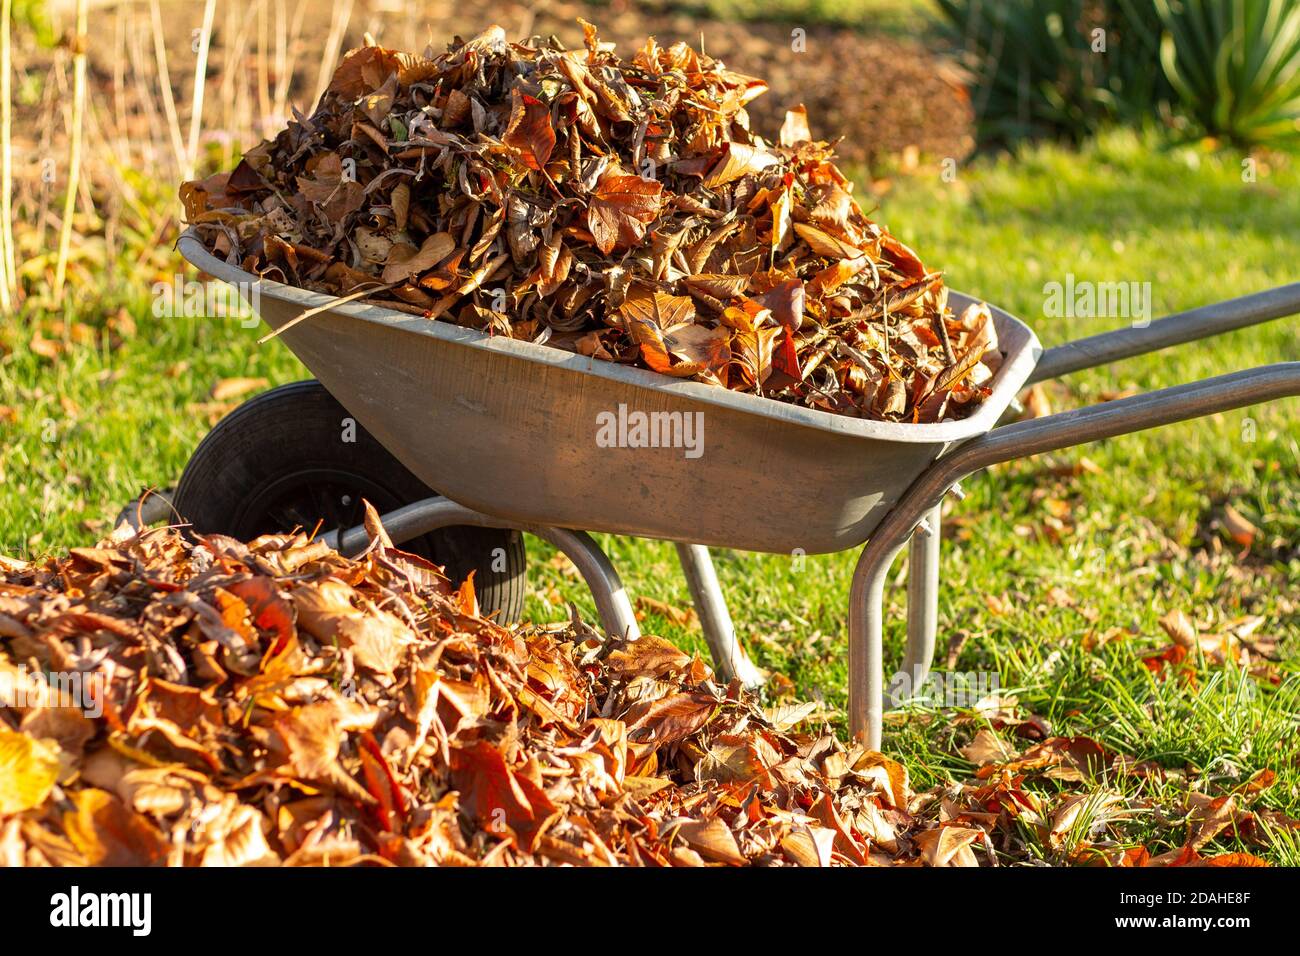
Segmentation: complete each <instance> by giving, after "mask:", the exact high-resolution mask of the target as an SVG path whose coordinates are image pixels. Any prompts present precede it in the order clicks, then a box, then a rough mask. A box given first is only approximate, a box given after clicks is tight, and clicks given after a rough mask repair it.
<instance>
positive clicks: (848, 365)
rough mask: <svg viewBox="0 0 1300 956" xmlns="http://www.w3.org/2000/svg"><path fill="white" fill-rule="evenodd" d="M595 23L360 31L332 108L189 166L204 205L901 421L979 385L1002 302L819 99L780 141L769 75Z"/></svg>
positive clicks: (203, 212)
mask: <svg viewBox="0 0 1300 956" xmlns="http://www.w3.org/2000/svg"><path fill="white" fill-rule="evenodd" d="M584 30H585V41H586V42H585V47H584V49H582V50H578V51H570V50H566V49H564V48H563V46H562V45H561V44H560V43H559V42H558V41H557V40H554V39H552V40H548V41H541V40H538V39H534V40H532V41H529V42H527V43H508V42H507V41H506V38H505V33H504V31H503V30H502V29H501V28H500V27H493V28H490V29H489V30H487V31H485V32H484V33H482V34H480V35H479V36H477V37H475V38H474V39H472V40H469V41H468V42H457V43H455V44H453V45H452V46H451V48H450V50H449V51H448V52H447V53H444V54H441V55H438V56H434V55H432V51H428V52H427V53H426V55H424V56H417V55H413V54H406V53H398V52H394V51H391V50H387V49H384V48H382V47H378V46H367V47H362V48H360V49H357V50H354V51H352V52H351V53H349V54H348V56H347V57H346V58H345V59H344V61H343V63H342V64H341V65H340V66H339V68H338V71H337V72H336V74H335V75H334V78H333V80H332V82H331V83H330V85H329V88H328V91H327V93H326V94H325V96H324V97H323V98H322V100H321V102H320V103H319V104H318V106H317V108H316V111H315V112H314V113H313V114H312V115H311V116H310V117H301V116H299V117H298V119H297V121H295V122H292V123H290V124H289V127H288V128H287V129H286V130H284V131H283V132H281V133H280V134H279V135H278V136H276V138H275V139H274V140H271V141H267V142H264V143H262V144H260V145H259V146H257V147H255V148H254V149H252V150H250V151H249V152H248V153H247V154H246V156H245V157H244V159H243V160H242V161H241V163H240V164H239V165H238V166H237V167H236V168H235V169H234V170H233V171H232V172H230V173H221V174H218V175H216V176H213V177H211V178H209V179H206V180H203V181H197V182H191V183H186V184H185V185H184V186H182V188H181V199H182V201H183V203H184V206H185V210H186V214H187V218H188V220H189V221H190V222H191V223H192V224H194V226H195V228H196V229H197V230H198V232H199V234H200V236H201V237H202V238H203V240H204V242H205V243H206V244H207V246H208V247H209V248H210V249H211V250H212V251H213V252H214V253H215V254H217V255H218V256H220V257H222V258H224V259H225V260H227V261H228V262H230V263H232V264H236V265H238V266H240V267H242V268H244V269H246V270H248V271H249V272H252V273H255V274H257V275H260V276H266V277H268V278H271V279H275V280H277V281H283V282H288V283H291V284H293V285H297V286H301V287H305V288H309V289H314V290H317V291H323V292H327V293H330V294H334V295H340V296H343V295H359V294H362V293H364V294H365V295H366V296H367V297H369V298H370V299H371V300H372V301H376V302H379V303H382V304H384V305H386V306H389V307H391V308H394V309H398V310H401V311H404V312H408V313H412V314H416V315H423V316H426V317H428V318H431V319H445V320H449V321H454V322H457V323H459V324H461V325H464V326H468V327H472V328H476V329H482V330H487V331H489V332H491V333H493V334H498V335H508V336H511V337H514V338H517V339H524V340H528V341H532V342H538V343H546V344H548V345H551V346H556V347H559V348H564V349H568V350H570V351H574V352H577V353H580V354H583V355H587V356H591V357H593V358H596V359H603V360H607V361H614V362H623V363H629V364H637V365H640V366H643V367H646V368H650V369H653V370H654V371H657V372H661V373H664V374H667V375H672V376H676V377H680V378H691V379H695V380H697V381H702V382H708V383H712V384H715V385H719V386H723V387H726V388H731V389H735V390H738V391H744V392H749V393H754V394H759V395H764V396H767V397H771V398H776V399H780V400H783V401H789V402H795V403H799V404H803V405H807V406H811V407H814V408H820V409H823V410H826V411H831V412H836V413H842V414H846V415H852V416H858V417H865V418H874V419H884V420H889V421H908V422H935V421H940V420H943V419H945V418H959V417H962V416H963V415H965V414H967V413H968V412H969V410H970V409H971V408H973V407H974V406H975V405H976V404H978V402H979V400H980V399H981V398H982V397H984V395H985V394H987V384H986V383H987V382H988V380H989V379H990V378H991V377H992V375H993V372H994V371H995V370H996V368H997V366H998V364H999V363H1000V361H1001V357H1002V356H1001V353H1000V352H999V351H998V347H997V337H996V333H995V331H994V328H993V323H992V321H991V318H990V314H989V311H988V309H987V307H984V306H972V307H971V308H969V309H967V310H965V311H964V312H963V314H962V315H960V316H957V315H954V313H953V311H952V310H951V309H950V308H949V307H948V304H947V299H948V294H947V290H946V288H945V286H944V284H943V281H942V275H941V274H940V273H938V272H932V271H930V270H928V269H927V268H926V267H925V266H924V265H923V264H922V262H921V260H920V259H919V258H918V257H917V255H916V254H915V253H914V252H913V251H912V250H911V249H909V248H908V247H907V246H905V245H904V244H903V243H901V242H899V241H898V240H897V239H896V238H895V237H894V236H892V235H891V234H890V233H889V232H888V231H887V230H886V229H884V228H883V227H882V226H880V225H879V224H877V223H874V222H872V221H871V220H870V219H868V218H867V216H866V215H865V214H864V212H863V210H862V209H861V207H860V206H859V205H858V203H857V202H856V201H855V200H854V198H853V197H852V195H851V194H850V190H851V185H850V184H849V183H848V182H847V181H846V180H845V178H844V176H843V175H842V174H841V173H840V171H839V170H838V169H837V168H836V166H835V165H834V163H832V161H831V152H830V148H829V147H828V146H827V144H825V143H821V142H815V141H812V137H811V134H810V133H809V130H808V119H807V115H806V113H805V111H804V110H803V109H802V108H800V109H798V110H792V111H789V112H788V113H787V114H786V117H785V122H784V124H783V125H782V128H781V130H780V135H779V141H778V142H777V143H768V142H767V141H765V140H764V139H763V138H762V137H760V136H758V135H757V134H755V133H754V132H753V131H752V130H751V129H750V125H749V118H748V114H747V111H746V105H747V104H748V103H749V102H750V101H751V100H753V99H754V98H755V97H757V96H759V95H760V94H761V93H763V92H764V90H765V89H766V84H764V83H763V82H762V81H761V80H758V79H755V78H753V77H751V76H746V75H742V74H739V73H736V72H733V71H731V70H728V69H726V68H725V66H724V65H723V64H722V63H720V62H718V61H715V60H713V59H711V58H710V57H708V56H705V55H703V54H702V53H699V52H697V51H696V50H694V49H692V48H691V47H689V46H688V45H686V44H685V43H677V44H674V45H672V46H670V47H668V48H667V49H664V48H661V47H660V46H659V45H658V44H657V43H656V42H655V41H654V40H653V39H650V40H648V41H646V43H645V44H644V46H642V48H641V49H640V50H638V51H637V52H636V54H635V55H634V56H633V57H632V59H631V60H630V61H624V60H621V59H620V58H619V57H618V56H616V55H615V53H614V52H613V48H612V44H607V43H602V42H601V41H600V40H599V39H598V37H597V35H596V30H595V28H594V27H592V26H591V25H590V24H585V23H584Z"/></svg>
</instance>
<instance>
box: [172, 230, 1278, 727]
mask: <svg viewBox="0 0 1300 956" xmlns="http://www.w3.org/2000/svg"><path fill="white" fill-rule="evenodd" d="M179 249H180V252H181V254H182V255H183V256H184V257H185V258H186V259H187V260H189V261H190V262H191V263H192V264H193V265H195V266H196V267H197V268H199V269H200V270H202V271H203V272H205V273H208V274H210V275H213V276H215V277H217V278H219V279H222V280H225V281H227V282H231V283H233V284H235V285H237V286H238V287H239V288H240V289H241V291H243V292H244V293H245V297H246V298H248V292H249V290H250V289H253V288H256V291H257V304H258V310H259V313H260V315H261V318H262V319H263V320H264V321H265V322H266V323H267V325H269V326H270V327H271V328H273V329H279V328H280V327H281V326H283V325H285V324H286V323H288V322H289V321H290V320H292V319H293V318H294V317H296V316H298V315H300V314H301V313H302V312H303V311H305V310H307V309H310V308H316V307H319V306H327V305H328V304H329V302H330V301H331V298H330V297H329V296H326V295H323V294H319V293H313V292H309V291H306V290H302V289H298V288H295V287H291V286H286V285H283V284H280V283H276V282H271V281H268V280H260V279H258V278H257V277H256V276H253V275H251V274H250V273H247V272H244V271H243V270H240V269H238V268H236V267H234V266H231V265H229V264H227V263H225V262H222V261H221V260H219V259H217V258H216V257H214V256H212V255H211V254H210V253H209V252H208V251H207V250H206V249H205V248H204V247H203V245H202V244H201V243H200V242H199V240H198V239H197V238H196V237H195V236H194V235H193V234H192V233H188V232H187V233H186V234H185V235H183V236H182V237H181V239H180V242H179ZM951 299H952V301H953V303H954V305H955V306H956V307H957V308H958V309H960V308H962V307H964V305H965V304H966V303H968V302H970V301H972V299H971V298H970V297H968V296H964V295H961V294H959V293H952V295H951ZM991 309H992V314H993V319H994V324H995V328H996V331H997V335H998V343H999V348H1000V349H1001V350H1002V351H1003V353H1004V356H1005V357H1004V360H1003V363H1002V365H1001V367H1000V368H999V369H998V370H997V372H996V374H995V375H994V377H993V379H992V381H991V382H990V387H991V390H992V391H991V394H990V395H989V396H988V397H987V398H986V399H985V400H984V402H983V403H982V404H981V405H980V406H979V407H978V408H977V409H976V410H975V411H974V412H973V414H971V415H970V417H968V418H965V419H962V420H959V421H950V422H941V423H938V424H926V425H911V424H896V423H891V422H877V421H867V420H860V419H853V418H847V417H844V416H838V415H832V414H830V413H827V412H822V411H819V410H815V409H808V408H802V407H798V406H793V405H788V404H785V403H781V402H777V401H773V400H770V399H765V398H760V397H757V396H753V395H747V394H742V393H735V392H731V391H728V390H726V389H724V388H721V387H717V386H711V385H705V384H702V383H696V382H687V381H680V380H676V379H672V378H669V377H667V376H662V375H659V374H657V373H654V372H650V371H647V370H643V369H638V368H629V367H626V366H619V365H615V364H613V363H610V362H604V361H599V360H594V359H590V358H587V357H584V356H580V355H574V354H571V353H568V352H565V351H562V350H559V349H554V348H550V347H547V346H544V345H536V344H533V343H530V342H521V341H516V340H512V339H504V338H501V337H492V336H489V335H486V334H484V333H481V332H477V331H473V330H469V329H464V328H461V327H458V326H455V325H451V324H449V323H445V322H437V321H429V320H427V319H423V318H419V317H412V316H409V315H406V314H404V313H400V312H397V311H394V310H390V309H384V308H380V307H376V306H368V305H363V304H359V303H347V304H342V305H338V306H335V307H333V308H331V309H329V310H328V311H325V312H323V313H321V314H318V315H314V316H312V317H311V318H309V319H308V320H307V321H305V322H302V323H300V324H298V325H295V326H294V327H292V328H290V329H287V330H286V331H285V332H284V334H283V335H282V336H281V338H283V339H284V341H285V343H286V344H287V345H288V347H289V348H290V349H291V350H292V351H293V352H294V353H295V354H296V355H297V356H298V357H299V358H300V359H301V360H302V362H303V364H304V365H306V366H307V368H308V369H310V370H311V372H312V374H314V375H315V376H316V377H317V378H318V379H319V380H320V382H321V383H322V384H323V385H324V386H325V388H326V389H328V390H329V392H330V393H331V394H332V395H333V396H334V397H335V398H336V399H337V400H338V401H339V402H340V403H341V404H342V405H343V406H344V407H345V408H346V409H347V411H348V412H349V413H350V414H351V415H353V416H355V417H356V419H357V420H358V421H359V422H360V423H361V424H362V425H363V426H365V428H366V429H367V430H369V432H370V433H371V434H372V435H374V436H375V437H376V438H377V439H378V440H379V441H380V442H381V443H382V445H383V446H384V447H385V448H386V449H387V450H388V451H390V452H391V453H392V454H393V455H394V456H395V457H396V458H397V459H399V460H400V461H401V462H402V464H404V465H405V466H406V467H407V468H408V469H410V471H411V472H413V473H414V474H415V475H416V476H418V478H419V479H421V480H422V481H423V482H424V483H426V484H427V485H428V486H429V487H430V488H436V489H437V490H438V492H439V493H440V495H442V496H445V498H443V497H438V498H431V499H428V500H425V501H421V502H411V503H410V504H408V505H406V506H405V507H401V508H398V509H396V510H395V511H391V512H389V513H387V514H385V515H384V516H383V519H384V524H385V527H386V528H387V529H388V531H389V533H390V535H391V536H392V537H393V539H394V540H395V541H398V542H401V541H404V540H410V539H412V538H414V537H417V536H419V535H423V534H427V533H429V532H430V531H432V530H434V529H437V528H442V527H447V526H451V525H476V524H477V525H483V526H487V527H503V528H519V529H522V530H527V531H531V532H534V533H537V534H540V535H542V536H543V537H546V538H548V539H549V540H551V541H552V542H553V543H555V544H556V545H557V546H559V547H560V548H561V549H562V550H564V551H565V552H566V553H567V554H569V556H570V557H571V558H573V559H574V561H575V563H576V564H577V566H578V568H579V570H580V571H581V572H582V573H583V576H584V578H585V580H586V582H587V584H588V586H589V587H590V588H591V589H592V593H593V597H594V598H595V600H596V604H597V609H598V611H599V613H600V615H601V618H602V624H603V626H604V627H605V629H606V631H607V632H610V633H617V634H624V635H629V636H635V635H636V634H637V633H638V631H637V625H636V621H635V618H634V617H633V615H632V610H631V605H630V602H629V601H628V600H627V597H626V595H625V594H624V592H623V589H622V585H621V583H620V582H619V580H618V576H617V573H616V572H615V571H614V569H613V567H612V565H610V563H609V561H608V559H607V558H606V557H605V555H604V554H603V552H601V551H600V549H599V548H598V547H597V546H596V545H595V543H594V542H593V541H592V540H591V539H590V537H588V536H587V535H586V534H585V531H600V532H611V533H617V534H625V535H633V536H638V537H647V538H660V539H667V540H671V541H674V542H676V543H677V546H678V553H679V556H680V557H681V560H682V565H683V569H684V571H685V572H686V577H687V581H688V584H689V585H690V588H691V594H692V597H693V599H694V601H695V604H696V606H697V610H698V612H699V615H700V618H701V624H702V626H703V629H704V631H705V636H706V638H707V639H708V642H709V645H710V648H711V650H712V651H713V654H714V658H715V661H716V663H717V665H718V669H719V671H720V672H721V673H722V674H723V676H724V677H739V678H741V679H742V680H744V681H745V682H746V683H754V682H755V681H756V680H757V674H756V670H755V669H754V668H753V666H752V665H751V664H750V663H749V662H748V660H747V659H746V658H745V656H744V652H743V651H742V650H741V649H740V647H739V644H738V643H737V641H736V638H735V630H734V627H733V626H732V623H731V620H730V617H729V615H728V612H727V609H726V604H725V601H724V600H723V597H722V594H721V592H720V589H719V588H718V584H717V578H716V575H715V574H714V572H713V568H712V564H711V562H710V559H709V554H708V550H707V546H718V547H728V548H736V549H740V550H748V551H766V552H777V553H789V554H817V553H826V552H833V551H841V550H844V549H847V548H851V547H857V546H859V545H862V544H863V543H864V542H867V544H866V547H865V548H864V549H863V552H862V555H861V557H860V559H859V561H858V566H857V570H856V572H855V574H854V580H853V587H852V593H851V596H850V609H849V674H850V686H849V699H850V703H849V711H850V714H849V716H850V725H851V727H852V729H853V731H854V733H855V734H857V735H859V736H861V737H863V738H864V739H866V740H867V741H868V743H870V744H871V745H872V746H873V747H879V745H880V732H881V718H882V708H883V706H884V704H885V703H886V697H887V696H891V697H895V698H897V697H906V696H908V694H907V693H906V692H905V691H906V690H907V689H908V687H915V686H918V685H919V682H921V681H923V680H924V678H925V675H926V673H927V672H928V668H929V664H930V660H931V657H932V656H933V652H934V638H935V631H936V625H937V615H936V604H937V590H938V561H939V528H938V522H939V506H940V504H941V502H942V500H943V498H944V497H945V496H946V495H947V494H948V493H949V492H950V491H954V490H955V491H957V492H958V493H960V490H959V486H958V483H959V482H960V480H961V479H962V478H964V477H966V476H968V475H970V474H973V473H975V472H978V471H980V470H982V469H983V468H986V467H988V466H989V465H992V464H995V463H998V462H1002V461H1007V460H1010V459H1014V458H1021V457H1027V456H1030V455H1035V454H1039V453H1042V452H1046V451H1052V450H1055V449H1060V448H1065V447H1069V446H1073V445H1078V444H1082V443H1085V442H1089V441H1095V440H1098V439H1101V438H1107V437H1112V436H1115V435H1121V434H1126V433H1129V432H1134V431H1139V430H1143V429H1146V428H1152V427H1155V426H1158V425H1162V424H1167V423H1170V422H1175V421H1182V420H1185V419H1188V418H1195V417H1200V416H1204V415H1209V414H1214V413H1216V412H1220V411H1224V410H1227V409H1231V408H1236V407H1241V406H1245V405H1251V404H1255V403H1257V402H1261V401H1267V400H1271V399H1275V398H1280V397H1283V396H1288V395H1297V394H1300V362H1283V363H1279V364H1275V365H1269V366H1264V367H1261V368H1257V369H1252V370H1249V371H1245V372H1237V373H1233V374H1229V375H1223V376H1219V377H1216V378H1210V379H1206V380H1203V381H1200V382H1196V383H1192V384H1188V385H1180V386H1175V387H1172V388H1166V389H1161V390H1159V391H1156V392H1151V393H1147V394H1144V395H1137V396H1133V397H1130V398H1125V399H1120V400H1117V401H1112V402H1106V403H1103V404H1100V405H1095V406H1091V407H1087V408H1083V409H1079V410H1075V411H1068V412H1062V413H1059V414H1055V415H1050V416H1047V417H1044V418H1039V419H1034V420H1030V421H1025V422H1018V423H1015V424H1010V425H1003V426H1000V427H995V426H997V423H998V420H999V419H1000V418H1001V417H1002V416H1003V414H1004V413H1005V412H1006V410H1007V409H1008V407H1009V406H1011V405H1012V404H1013V402H1014V401H1015V395H1016V393H1017V392H1018V391H1019V390H1020V389H1021V388H1022V387H1023V386H1024V385H1026V384H1028V383H1031V382H1036V381H1043V380H1046V379H1050V378H1055V377H1058V376H1060V375H1064V374H1068V373H1070V372H1073V371H1078V370H1080V369H1085V368H1092V367H1095V366H1098V365H1103V364H1106V363H1108V362H1111V361H1115V360H1117V359H1122V358H1127V357H1130V356H1135V355H1140V354H1144V353H1147V352H1151V351H1155V350H1158V349H1162V348H1165V347H1168V346H1171V345H1176V344H1180V343H1184V342H1190V341H1193V340H1197V339H1201V338H1205V337H1208V336H1211V335H1215V334H1218V333H1221V332H1226V331H1229V330H1232V329H1236V328H1241V327H1244V326H1247V325H1253V324H1256V323H1259V322H1264V321H1267V320H1270V319H1274V318H1279V317H1282V316H1285V315H1290V314H1293V313H1295V312H1297V311H1300V283H1293V284H1291V285H1287V286H1283V287H1280V288H1278V289H1274V290H1271V291H1268V292H1262V293H1257V294H1255V295H1250V296H1245V297H1243V298H1240V299H1234V300H1230V301H1228V302H1223V303H1219V304H1217V305H1212V306H1206V307H1203V308H1200V309H1195V310H1192V311H1190V312H1186V313H1182V314H1179V315H1175V316H1170V317H1168V318H1165V319H1162V320H1160V321H1157V322H1154V323H1150V324H1148V325H1145V326H1133V327H1129V328H1123V329H1119V330H1117V331H1114V332H1108V333H1104V334H1101V335H1097V336H1093V337H1091V338H1088V339H1084V340H1081V341H1078V342H1073V343H1070V344H1067V345H1062V346H1058V347H1056V348H1052V349H1049V350H1047V351H1043V350H1042V348H1041V347H1040V345H1039V342H1038V339H1037V338H1036V336H1035V335H1034V333H1033V332H1032V331H1031V330H1030V329H1029V328H1028V327H1027V326H1026V325H1025V324H1024V323H1022V322H1020V321H1019V320H1018V319H1016V318H1014V317H1012V316H1011V315H1008V314H1007V313H1006V312H1003V311H1002V310H1000V309H997V308H993V307H991ZM620 407H622V408H623V409H625V410H631V411H639V412H643V413H646V414H647V415H654V414H656V413H666V414H667V415H669V416H686V415H696V414H697V413H698V418H697V419H696V420H697V421H702V423H703V433H702V436H701V437H702V444H701V446H700V452H701V453H700V454H699V455H698V457H687V455H686V454H685V451H684V449H683V448H681V447H662V448H656V449H645V448H640V447H636V448H629V447H602V445H601V444H599V443H598V441H597V434H598V429H599V427H600V422H601V416H602V415H609V414H612V415H615V416H617V415H618V414H619V411H620ZM659 420H660V421H669V420H671V419H670V418H660V419H659ZM218 427H220V426H218ZM448 499H449V500H448ZM576 529H583V530H582V531H578V530H576ZM909 538H911V540H912V557H911V565H910V578H909V589H908V590H909V597H908V649H907V659H906V663H905V666H904V668H903V669H902V670H901V671H899V672H898V674H896V675H895V677H896V678H898V677H901V678H902V681H901V684H900V683H899V681H897V680H895V681H891V682H890V685H891V687H892V688H895V693H893V694H892V695H886V693H885V682H884V674H883V661H882V656H881V643H882V630H883V621H882V613H881V607H882V601H883V586H884V580H885V576H886V573H887V572H888V569H889V567H890V565H891V563H892V562H893V559H894V557H895V556H896V555H897V554H898V552H899V551H900V550H901V548H902V546H903V544H905V543H906V542H907V541H908V539H909ZM326 540H328V541H329V542H330V543H331V544H332V545H334V546H336V547H339V548H340V549H341V550H343V551H352V550H356V549H358V547H360V546H364V543H365V536H364V531H362V530H361V529H359V528H353V529H344V528H339V529H332V530H331V531H330V533H329V534H327V535H326ZM899 690H901V691H903V692H902V693H899V692H898V691H899Z"/></svg>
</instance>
